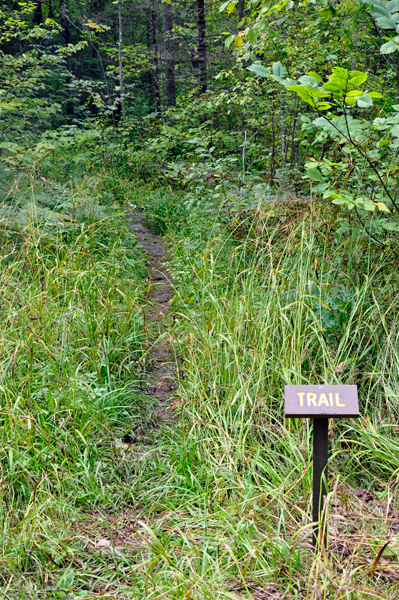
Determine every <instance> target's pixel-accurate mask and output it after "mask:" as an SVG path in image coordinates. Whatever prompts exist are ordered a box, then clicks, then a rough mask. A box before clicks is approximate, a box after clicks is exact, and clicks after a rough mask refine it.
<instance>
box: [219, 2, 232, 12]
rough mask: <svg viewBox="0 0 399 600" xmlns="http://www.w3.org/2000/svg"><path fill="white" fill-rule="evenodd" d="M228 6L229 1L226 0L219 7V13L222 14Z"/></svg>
mask: <svg viewBox="0 0 399 600" xmlns="http://www.w3.org/2000/svg"><path fill="white" fill-rule="evenodd" d="M229 4H230V0H227V2H223V4H221V5H220V8H219V12H223V11H224V10H225V9H226V8H227V7H228V5H229Z"/></svg>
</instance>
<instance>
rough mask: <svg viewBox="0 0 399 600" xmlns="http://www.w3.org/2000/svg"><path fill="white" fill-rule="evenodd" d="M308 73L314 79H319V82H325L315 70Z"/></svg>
mask: <svg viewBox="0 0 399 600" xmlns="http://www.w3.org/2000/svg"><path fill="white" fill-rule="evenodd" d="M307 75H310V77H313V78H314V79H317V81H318V82H319V83H323V80H322V78H321V77H320V75H318V74H317V73H316V72H315V71H309V73H307Z"/></svg>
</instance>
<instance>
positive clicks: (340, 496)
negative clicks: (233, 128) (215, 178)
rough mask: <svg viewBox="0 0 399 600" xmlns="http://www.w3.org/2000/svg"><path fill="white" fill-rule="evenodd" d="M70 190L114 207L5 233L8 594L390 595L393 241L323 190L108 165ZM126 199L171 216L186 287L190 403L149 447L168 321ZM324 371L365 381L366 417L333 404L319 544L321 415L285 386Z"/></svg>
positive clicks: (161, 217) (398, 468) (1, 444)
mask: <svg viewBox="0 0 399 600" xmlns="http://www.w3.org/2000/svg"><path fill="white" fill-rule="evenodd" d="M64 184H65V182H64ZM69 185H71V184H69ZM74 189H75V192H76V197H79V198H80V199H82V198H83V197H84V196H85V194H87V196H90V198H93V199H94V201H95V203H97V204H99V205H100V201H101V198H103V199H104V204H105V205H106V207H105V208H104V207H102V208H103V210H105V212H106V216H105V217H104V215H102V216H101V218H99V216H97V217H96V214H97V215H99V214H100V213H99V212H97V213H96V211H94V212H93V211H86V212H85V214H81V215H80V216H79V215H76V217H75V224H76V226H75V227H74V228H71V229H69V230H68V231H66V232H65V231H64V232H63V231H62V230H60V231H55V232H54V231H53V230H51V231H50V228H49V227H43V224H42V225H40V226H39V224H35V223H32V224H31V225H30V226H28V227H26V228H25V229H23V230H22V231H21V230H20V229H19V230H10V229H4V230H3V231H2V233H1V240H0V241H1V246H2V251H1V258H0V261H1V273H2V275H1V291H2V292H3V294H2V300H1V304H0V310H1V313H2V315H1V318H2V329H1V352H2V354H1V356H2V361H1V366H2V372H1V378H2V379H1V382H0V385H1V395H2V405H1V412H0V417H1V420H2V424H1V425H2V428H1V437H0V452H1V457H2V458H1V468H2V474H1V478H2V479H1V481H2V488H1V490H2V492H1V493H2V497H1V511H2V512H1V515H0V523H1V530H0V533H1V538H0V544H1V546H0V575H1V586H2V587H1V593H2V595H3V596H4V597H5V598H11V599H12V600H14V599H17V598H18V599H19V598H24V599H27V600H28V599H29V600H30V599H31V598H33V599H36V598H40V599H41V598H46V599H47V598H48V599H53V598H54V599H55V598H61V599H62V600H64V599H65V600H71V599H75V598H86V599H87V600H89V599H94V598H118V600H124V599H125V598H126V599H128V598H135V599H138V600H144V599H146V600H160V599H161V598H167V599H170V600H172V599H173V600H175V599H179V600H189V599H196V600H197V599H201V600H203V599H209V600H211V599H212V600H213V599H220V600H222V599H223V600H225V599H226V600H227V599H236V600H238V599H240V600H241V599H246V600H250V599H255V598H257V599H258V600H259V599H269V598H273V595H274V598H290V599H294V598H296V599H298V600H299V599H301V600H303V599H312V600H316V599H319V598H323V599H334V600H341V599H342V600H343V599H345V600H355V599H358V598H380V599H389V600H394V599H395V598H396V597H397V595H398V583H397V581H398V574H399V565H398V542H397V540H398V538H397V535H398V531H399V517H398V514H399V512H398V511H399V507H398V502H397V492H396V487H397V481H398V476H399V458H398V457H399V441H398V429H399V423H398V404H397V397H398V370H399V359H398V352H397V326H396V319H397V317H396V315H397V308H398V307H397V302H398V300H397V292H396V290H397V286H398V282H397V273H396V270H395V268H394V259H393V258H392V257H391V256H389V255H383V254H381V253H380V251H379V250H377V249H376V248H375V247H374V246H373V245H372V242H371V241H370V240H369V239H367V238H365V237H364V236H363V234H362V233H361V232H360V231H358V230H356V229H354V228H353V226H352V229H351V230H350V235H347V234H346V235H345V236H344V235H342V233H341V234H340V233H339V231H340V227H341V228H342V223H336V222H335V221H334V219H335V215H333V214H330V213H329V211H328V210H326V209H325V207H323V208H322V209H320V208H317V207H315V206H313V205H312V203H309V202H305V203H302V204H298V203H288V204H282V203H279V202H275V201H274V199H273V198H268V199H266V201H265V200H263V201H262V202H260V203H259V202H258V206H257V208H256V210H255V209H254V208H253V204H254V203H253V199H252V200H251V205H249V206H248V208H247V209H246V210H241V211H235V210H234V207H232V206H226V205H225V206H222V207H220V199H219V198H218V199H217V200H214V201H213V200H212V195H211V194H208V195H207V197H206V198H200V197H199V196H197V197H196V196H195V195H194V194H191V195H190V196H187V195H183V194H180V193H175V192H172V191H171V190H169V189H165V190H163V191H162V190H161V191H159V190H158V191H154V190H150V189H145V188H141V189H137V186H136V185H135V184H134V182H131V181H129V180H128V179H125V178H123V177H121V174H120V173H119V172H118V171H117V170H112V169H111V168H109V169H108V168H107V169H106V170H105V171H104V173H98V172H96V182H93V180H92V179H90V177H89V175H87V177H86V179H85V180H84V181H83V179H82V180H81V181H80V183H79V192H78V191H76V188H74ZM121 201H123V202H125V204H126V206H128V207H129V208H130V209H134V208H132V207H135V206H139V208H140V209H141V210H143V211H144V212H145V213H146V214H147V215H148V220H149V221H150V222H151V224H152V225H153V226H154V227H158V231H161V232H164V233H165V235H166V238H167V240H168V243H169V249H170V250H169V253H170V265H169V267H168V271H169V272H170V273H171V274H172V276H173V282H174V286H175V294H174V298H173V299H172V302H171V308H172V314H171V317H170V319H169V322H168V329H167V331H166V332H165V333H164V335H166V336H167V337H168V339H169V341H170V343H171V344H172V345H173V346H174V348H175V349H176V355H177V357H178V365H179V372H180V376H181V377H180V384H179V388H178V390H177V392H176V398H175V401H174V406H175V411H176V412H175V414H176V418H175V420H174V422H172V423H170V424H169V425H165V426H164V427H163V428H162V429H158V430H157V429H154V428H152V429H151V427H150V428H149V429H147V434H146V436H145V439H144V442H141V443H138V442H137V439H138V438H139V436H137V438H135V440H136V441H135V442H134V443H131V441H129V443H124V441H125V440H127V439H129V440H131V438H132V436H131V433H132V431H133V432H135V431H136V432H137V431H142V430H143V429H145V428H146V423H148V420H149V414H150V411H149V406H148V405H149V404H150V401H149V399H148V398H145V397H144V396H143V394H142V392H141V391H140V389H141V387H142V382H141V381H140V380H141V379H142V378H143V377H144V376H145V365H146V362H147V360H148V357H150V348H151V343H152V342H153V341H154V333H152V332H151V328H150V325H149V324H148V323H147V321H146V319H145V290H146V282H145V269H144V263H143V257H142V253H141V251H140V249H139V248H138V247H137V246H136V245H135V243H134V239H133V237H132V236H131V235H129V234H128V233H127V232H126V229H125V225H126V223H125V221H124V220H123V217H122V215H121V213H120V209H119V208H118V207H117V203H118V202H121ZM240 202H241V200H240ZM241 204H242V202H241ZM315 381H317V382H320V383H356V384H357V385H358V387H359V396H360V403H361V415H362V416H361V418H360V419H359V420H340V421H336V422H331V428H330V447H331V461H330V467H329V469H330V481H329V495H328V501H327V507H326V513H325V515H324V521H323V523H324V524H325V523H327V524H328V531H329V548H328V551H326V550H325V551H323V552H321V553H320V554H314V553H313V551H312V549H311V547H310V543H309V542H310V539H311V531H312V523H311V516H310V515H311V480H312V472H311V435H312V431H311V424H310V423H308V422H307V421H295V420H285V419H284V417H283V397H282V390H283V385H284V384H285V383H291V384H293V383H313V382H315ZM176 407H177V408H176ZM126 434H129V435H128V436H126ZM134 437H135V436H133V438H134Z"/></svg>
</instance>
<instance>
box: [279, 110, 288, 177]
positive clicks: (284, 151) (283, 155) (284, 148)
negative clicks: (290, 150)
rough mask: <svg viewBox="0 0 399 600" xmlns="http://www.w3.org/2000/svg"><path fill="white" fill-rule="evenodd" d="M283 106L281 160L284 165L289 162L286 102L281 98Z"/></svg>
mask: <svg viewBox="0 0 399 600" xmlns="http://www.w3.org/2000/svg"><path fill="white" fill-rule="evenodd" d="M280 106H281V162H282V164H283V166H285V163H286V162H287V128H286V112H285V102H284V100H280Z"/></svg>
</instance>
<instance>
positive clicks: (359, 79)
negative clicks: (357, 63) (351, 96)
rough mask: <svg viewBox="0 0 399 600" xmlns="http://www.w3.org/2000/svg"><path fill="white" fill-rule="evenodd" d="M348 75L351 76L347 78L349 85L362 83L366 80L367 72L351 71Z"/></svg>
mask: <svg viewBox="0 0 399 600" xmlns="http://www.w3.org/2000/svg"><path fill="white" fill-rule="evenodd" d="M352 73H356V75H352ZM350 75H351V78H350V80H349V83H350V84H351V85H362V83H364V82H365V81H366V80H367V73H361V72H359V71H357V72H356V71H352V72H351V73H350Z"/></svg>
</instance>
